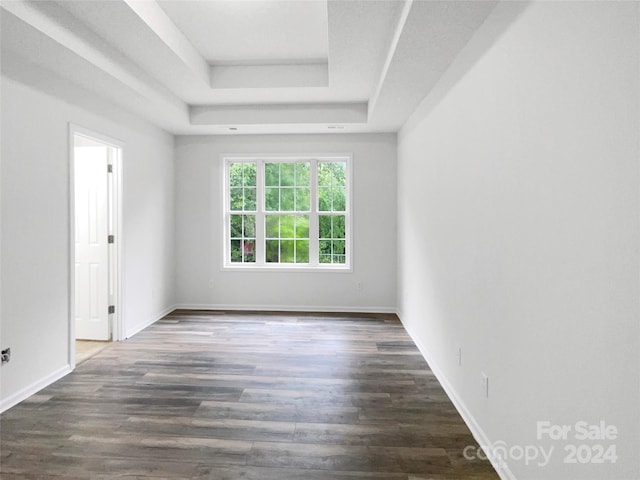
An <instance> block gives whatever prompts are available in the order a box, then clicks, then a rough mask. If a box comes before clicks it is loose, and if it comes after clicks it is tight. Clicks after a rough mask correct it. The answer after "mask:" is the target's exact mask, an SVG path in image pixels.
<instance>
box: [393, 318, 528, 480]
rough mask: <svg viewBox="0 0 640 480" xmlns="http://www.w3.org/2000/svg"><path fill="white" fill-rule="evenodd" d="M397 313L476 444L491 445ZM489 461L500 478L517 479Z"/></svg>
mask: <svg viewBox="0 0 640 480" xmlns="http://www.w3.org/2000/svg"><path fill="white" fill-rule="evenodd" d="M397 315H398V317H399V318H400V321H401V322H402V325H403V326H404V329H405V330H406V331H407V333H408V334H409V336H410V337H411V339H412V340H413V342H414V343H415V344H416V346H417V347H418V350H420V353H421V354H422V356H423V357H424V359H425V360H426V361H427V363H428V364H429V367H431V371H432V372H433V374H434V375H435V377H436V378H437V379H438V381H439V382H440V385H442V388H443V389H444V391H445V393H446V394H447V396H448V397H449V399H450V400H451V403H453V406H454V407H455V408H456V410H458V413H459V414H460V416H461V417H462V419H463V420H464V423H466V424H467V427H469V430H471V434H472V435H473V437H474V438H475V439H476V441H477V442H478V444H479V445H492V442H491V440H489V437H488V436H487V434H486V433H485V432H484V430H483V429H482V427H480V424H479V423H478V422H477V421H476V419H475V417H474V416H473V415H472V414H471V412H470V411H469V409H468V408H467V406H466V405H465V403H464V402H463V401H462V399H461V398H460V397H459V396H458V394H457V393H456V391H455V390H454V388H453V386H452V385H451V383H449V380H448V379H447V376H446V375H445V373H444V372H443V371H442V370H441V369H440V367H439V366H438V364H437V363H436V361H435V360H434V359H433V357H431V355H429V352H428V350H427V349H426V347H425V346H424V345H423V344H422V342H421V341H420V339H419V338H418V336H417V335H416V334H415V332H413V331H412V329H411V328H410V327H409V326H408V325H407V324H406V323H405V322H403V321H402V316H401V313H400V312H398V313H397ZM489 461H490V462H491V465H492V466H493V468H494V469H495V470H496V472H497V473H498V475H499V476H500V478H501V479H502V480H517V479H516V477H515V475H514V474H513V472H512V471H511V470H510V469H509V467H508V466H507V465H506V464H505V463H504V462H497V461H496V459H494V458H489Z"/></svg>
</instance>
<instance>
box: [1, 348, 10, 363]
mask: <svg viewBox="0 0 640 480" xmlns="http://www.w3.org/2000/svg"><path fill="white" fill-rule="evenodd" d="M0 357H2V365H4V364H5V363H9V362H10V361H11V349H10V348H3V349H2V352H1V353H0Z"/></svg>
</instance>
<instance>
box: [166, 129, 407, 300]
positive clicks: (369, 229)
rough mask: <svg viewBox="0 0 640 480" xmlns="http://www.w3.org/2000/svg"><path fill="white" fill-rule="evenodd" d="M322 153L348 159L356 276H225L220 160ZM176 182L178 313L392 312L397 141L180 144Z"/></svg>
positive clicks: (187, 140)
mask: <svg viewBox="0 0 640 480" xmlns="http://www.w3.org/2000/svg"><path fill="white" fill-rule="evenodd" d="M325 152H326V153H336V152H339V153H353V189H354V191H353V199H354V205H353V212H352V213H353V251H354V257H353V272H352V273H344V272H312V273H302V272H273V271H271V272H247V271H244V272H237V271H223V270H222V240H223V231H222V203H221V202H222V192H221V188H222V178H221V175H222V168H221V166H222V161H221V154H224V153H227V154H228V153H301V154H304V153H316V154H317V153H325ZM176 182H177V183H176V198H177V202H176V218H177V224H176V225H177V236H176V238H177V240H176V241H177V256H176V258H177V286H178V287H177V288H178V290H177V298H178V303H179V304H180V305H181V306H184V307H189V308H198V307H202V308H204V307H207V308H235V309H252V308H254V309H270V310H277V309H295V310H321V311H327V310H338V311H394V310H395V305H396V257H395V251H396V218H395V215H396V135H395V134H382V135H380V134H369V135H288V136H281V135H270V136H227V137H204V136H184V137H177V139H176ZM358 282H361V285H362V288H361V289H360V290H359V289H358V288H357V283H358Z"/></svg>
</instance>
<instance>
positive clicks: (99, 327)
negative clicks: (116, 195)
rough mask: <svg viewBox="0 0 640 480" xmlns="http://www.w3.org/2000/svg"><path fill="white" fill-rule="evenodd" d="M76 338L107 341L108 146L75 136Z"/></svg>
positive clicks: (109, 327) (109, 332)
mask: <svg viewBox="0 0 640 480" xmlns="http://www.w3.org/2000/svg"><path fill="white" fill-rule="evenodd" d="M76 139H80V140H76V143H75V147H74V148H75V150H74V175H75V324H76V325H75V326H76V329H75V330H76V338H77V339H83V340H110V339H111V325H110V318H109V290H110V285H109V244H108V235H109V199H108V179H107V176H108V174H107V165H108V147H107V146H106V145H101V144H98V143H95V144H92V142H91V141H88V139H84V138H82V137H78V136H76Z"/></svg>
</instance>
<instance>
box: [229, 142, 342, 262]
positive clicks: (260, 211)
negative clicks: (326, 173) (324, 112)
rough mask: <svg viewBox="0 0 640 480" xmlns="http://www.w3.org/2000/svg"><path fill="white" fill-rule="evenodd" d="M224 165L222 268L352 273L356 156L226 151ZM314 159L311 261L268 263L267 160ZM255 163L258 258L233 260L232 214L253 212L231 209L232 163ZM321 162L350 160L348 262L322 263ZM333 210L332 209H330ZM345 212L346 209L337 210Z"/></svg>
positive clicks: (311, 188)
mask: <svg viewBox="0 0 640 480" xmlns="http://www.w3.org/2000/svg"><path fill="white" fill-rule="evenodd" d="M220 158H221V164H222V168H221V170H222V175H221V176H222V188H221V191H222V197H223V198H222V202H221V203H222V222H223V228H222V232H223V234H222V245H223V248H222V255H223V257H222V269H223V270H242V271H244V270H249V271H265V270H272V271H274V270H275V271H295V272H300V271H319V270H321V271H335V272H351V271H352V270H353V267H352V265H353V214H352V212H353V200H352V197H353V175H352V163H353V155H352V154H350V153H340V154H318V155H310V154H301V155H273V154H266V155H264V154H260V155H259V154H252V155H238V154H223V155H221V156H220ZM303 161H304V162H310V164H311V168H310V177H311V178H310V199H311V205H310V208H311V210H310V212H309V263H304V264H295V263H267V262H266V261H265V231H264V226H265V214H266V213H267V212H265V195H264V172H265V164H266V163H274V162H282V163H287V162H303ZM239 162H255V163H256V212H255V215H256V245H255V250H256V251H255V255H256V261H255V262H251V263H240V262H231V251H230V250H231V249H230V245H231V241H230V240H231V239H230V235H231V232H230V216H231V215H232V214H251V213H249V212H240V211H233V212H232V211H231V210H230V208H229V190H230V185H229V170H230V165H231V164H232V163H239ZM319 162H346V166H347V167H346V172H345V174H346V190H347V191H346V211H345V212H344V215H345V236H346V238H345V255H346V256H345V263H320V262H319V254H318V249H319V239H318V233H319V221H318V218H319V216H320V214H319V213H318V195H317V174H318V170H317V165H318V163H319ZM327 213H329V212H327ZM336 214H342V212H336Z"/></svg>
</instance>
